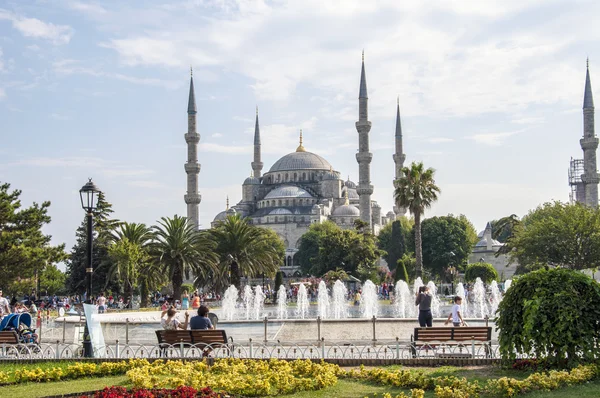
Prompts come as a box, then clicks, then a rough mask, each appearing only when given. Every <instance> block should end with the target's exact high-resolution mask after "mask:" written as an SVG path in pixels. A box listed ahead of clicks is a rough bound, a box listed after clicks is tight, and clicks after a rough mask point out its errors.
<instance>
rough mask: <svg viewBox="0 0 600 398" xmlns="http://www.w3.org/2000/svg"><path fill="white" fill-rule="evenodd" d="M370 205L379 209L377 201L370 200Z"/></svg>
mask: <svg viewBox="0 0 600 398" xmlns="http://www.w3.org/2000/svg"><path fill="white" fill-rule="evenodd" d="M371 207H374V208H376V209H381V206H379V203H377V202H372V203H371Z"/></svg>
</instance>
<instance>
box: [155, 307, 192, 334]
mask: <svg viewBox="0 0 600 398" xmlns="http://www.w3.org/2000/svg"><path fill="white" fill-rule="evenodd" d="M165 314H166V315H167V318H166V319H165V318H164V316H165ZM176 315H177V310H176V309H175V308H173V307H171V308H169V309H168V310H166V311H163V312H162V313H161V314H160V324H161V325H162V327H163V329H165V330H177V329H183V330H186V329H187V326H188V320H189V319H190V314H188V313H187V311H186V312H185V321H184V322H183V325H182V324H181V322H179V321H178V320H177V318H176Z"/></svg>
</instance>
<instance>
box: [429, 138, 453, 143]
mask: <svg viewBox="0 0 600 398" xmlns="http://www.w3.org/2000/svg"><path fill="white" fill-rule="evenodd" d="M453 141H454V139H452V138H447V137H432V138H427V142H429V143H430V144H443V143H446V142H453Z"/></svg>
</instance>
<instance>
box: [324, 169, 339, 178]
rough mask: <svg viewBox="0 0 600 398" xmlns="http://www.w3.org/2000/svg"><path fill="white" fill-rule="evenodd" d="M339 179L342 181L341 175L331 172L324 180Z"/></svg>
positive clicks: (326, 174)
mask: <svg viewBox="0 0 600 398" xmlns="http://www.w3.org/2000/svg"><path fill="white" fill-rule="evenodd" d="M339 179H340V176H339V173H337V172H335V171H333V170H329V171H328V172H327V173H325V175H324V176H323V180H339Z"/></svg>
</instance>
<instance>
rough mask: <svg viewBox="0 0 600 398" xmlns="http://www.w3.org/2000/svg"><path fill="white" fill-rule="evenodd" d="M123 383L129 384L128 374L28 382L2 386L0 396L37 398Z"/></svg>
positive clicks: (98, 388) (92, 389)
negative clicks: (48, 381)
mask: <svg viewBox="0 0 600 398" xmlns="http://www.w3.org/2000/svg"><path fill="white" fill-rule="evenodd" d="M121 385H125V386H126V385H127V376H125V375H123V376H111V377H93V378H89V379H80V380H69V381H56V382H52V383H26V384H19V385H15V386H5V387H0V397H10V398H37V397H47V396H50V395H60V394H69V393H74V392H85V391H95V390H101V389H103V388H104V387H107V386H121Z"/></svg>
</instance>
